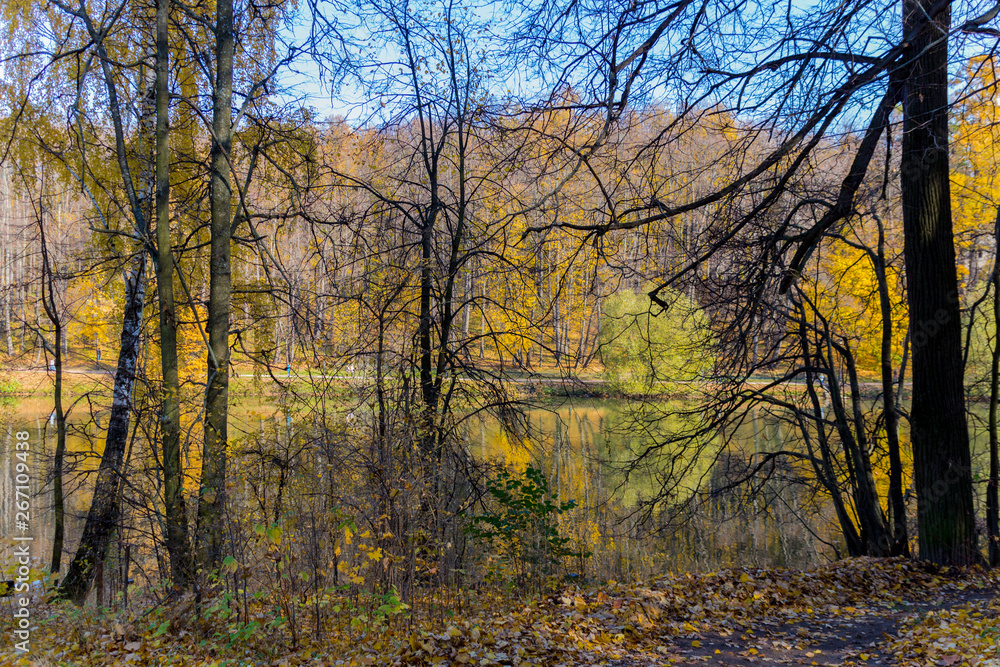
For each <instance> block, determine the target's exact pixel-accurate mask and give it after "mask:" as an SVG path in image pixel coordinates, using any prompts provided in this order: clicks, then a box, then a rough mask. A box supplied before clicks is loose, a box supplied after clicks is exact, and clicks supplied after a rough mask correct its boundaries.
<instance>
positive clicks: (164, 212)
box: [156, 0, 192, 589]
mask: <svg viewBox="0 0 1000 667" xmlns="http://www.w3.org/2000/svg"><path fill="white" fill-rule="evenodd" d="M169 16H170V0H159V1H158V2H157V4H156V291H157V296H158V301H159V305H160V365H161V370H162V375H163V390H162V402H163V406H162V412H161V415H160V429H161V435H162V438H163V440H162V442H163V446H162V448H161V455H162V456H163V500H164V506H165V513H166V530H167V535H166V538H167V552H168V553H169V554H170V574H171V577H172V578H173V583H174V586H176V587H178V588H181V589H184V588H187V587H188V585H189V582H190V581H191V576H192V569H191V559H190V551H189V549H188V530H187V513H186V510H185V506H184V484H183V478H184V471H183V468H182V466H181V423H180V414H181V412H180V383H179V379H178V369H177V317H176V306H175V304H174V270H173V269H174V264H173V253H172V248H171V241H170V143H169V139H170V134H169V132H170V130H169V126H168V114H169V111H170V91H169V88H168V86H167V83H168V82H167V77H168V74H169V69H168V68H169V64H170V60H169V59H170V52H169V49H168V43H167V24H168V19H169Z"/></svg>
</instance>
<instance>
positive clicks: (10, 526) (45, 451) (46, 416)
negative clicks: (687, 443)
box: [0, 398, 986, 578]
mask: <svg viewBox="0 0 1000 667" xmlns="http://www.w3.org/2000/svg"><path fill="white" fill-rule="evenodd" d="M672 407H678V406H677V405H660V406H657V410H665V409H670V408H672ZM51 413H52V404H51V401H48V400H45V399H39V398H30V399H21V400H17V401H15V402H13V403H10V404H8V405H7V406H5V407H4V411H3V415H2V418H0V429H2V430H0V437H2V438H3V440H4V442H5V446H4V447H3V448H2V450H0V468H2V469H3V470H4V471H7V472H6V473H5V474H0V485H2V487H3V488H2V489H0V494H2V495H0V530H2V535H4V536H5V537H7V536H11V535H14V534H15V533H14V528H15V525H14V521H15V516H14V508H13V505H12V502H13V499H14V495H15V493H14V488H13V487H14V477H13V470H14V468H13V466H14V464H15V463H16V461H15V459H14V458H13V455H14V444H13V443H14V442H16V438H15V434H16V432H17V431H26V432H27V433H28V434H29V442H30V443H32V448H33V449H34V453H35V457H34V460H33V464H32V474H31V479H32V481H31V485H32V492H33V493H34V498H33V501H32V504H33V514H32V520H31V533H32V534H33V535H34V537H35V542H34V548H33V553H34V555H35V556H37V557H39V558H40V559H41V562H43V563H47V562H48V558H49V553H50V551H51V535H52V511H51V489H50V483H49V479H48V476H49V471H48V468H49V465H50V458H49V456H50V453H51V452H52V451H53V449H54V446H55V422H54V418H53V417H52V414H51ZM84 413H86V414H88V415H89V409H87V408H85V407H81V406H78V407H77V409H76V410H75V414H76V415H80V414H84ZM980 413H983V414H984V413H985V406H974V409H973V416H974V417H977V415H978V416H982V414H980ZM272 418H273V408H266V407H261V405H260V404H259V403H258V404H256V405H254V406H252V407H246V406H243V407H241V408H240V409H238V410H234V417H233V419H234V421H235V422H238V424H234V426H235V427H236V428H235V429H234V430H235V431H237V432H238V431H240V430H251V429H254V428H262V427H263V426H264V424H265V422H267V421H269V420H271V419H272ZM288 419H289V418H287V417H286V418H283V421H284V420H288ZM104 425H106V412H105V413H102V412H100V411H97V412H95V413H94V416H93V417H92V418H91V417H89V416H88V418H87V419H81V418H78V417H77V418H72V419H71V428H70V432H69V436H68V449H69V450H70V456H69V457H68V460H67V465H68V466H69V467H70V468H72V467H73V466H77V470H85V469H87V467H91V468H93V467H96V462H97V460H98V453H99V451H100V447H101V446H102V445H103V441H102V439H101V438H102V437H103V433H102V428H103V426H104ZM524 426H525V428H524V429H523V430H522V432H521V433H520V434H519V435H518V436H512V435H510V434H509V433H508V432H506V431H504V430H502V429H501V428H500V427H499V426H498V424H497V422H495V421H493V420H490V419H469V420H467V421H466V422H465V424H464V427H463V428H464V435H465V437H466V438H467V439H468V442H469V445H470V448H471V450H472V453H473V454H474V455H475V456H476V457H477V458H479V459H480V460H484V461H492V462H495V463H497V464H502V465H505V466H507V467H508V468H509V469H511V470H513V471H515V472H516V471H523V470H524V468H525V467H527V466H528V465H531V466H532V467H535V468H537V469H540V470H541V471H542V472H543V473H544V475H545V476H546V478H547V479H548V481H549V485H550V488H551V489H552V491H553V492H554V493H555V494H556V495H557V497H558V498H559V499H560V500H561V501H563V502H565V501H568V500H570V499H572V500H574V501H575V502H576V504H577V507H576V508H575V509H574V510H572V511H571V512H568V513H567V514H566V515H565V516H564V517H562V518H561V519H560V521H561V530H562V531H563V532H564V534H566V535H568V536H570V537H572V538H574V539H575V540H576V541H577V542H578V543H579V544H580V545H581V546H583V547H585V548H586V549H588V550H590V551H591V552H592V555H591V557H590V559H589V561H588V563H587V565H586V567H587V569H588V570H589V571H590V572H592V573H599V574H601V575H602V576H604V577H605V578H615V577H621V578H625V577H629V576H631V577H635V576H646V575H653V574H655V573H656V572H659V571H663V570H664V569H670V570H682V571H683V570H715V569H719V568H724V567H728V566H734V565H739V566H759V567H808V566H812V565H816V564H819V563H821V562H825V561H827V560H830V559H834V558H836V557H837V556H838V554H841V555H842V554H843V553H844V549H843V546H842V544H841V541H840V537H839V531H838V526H837V523H836V520H835V516H834V514H833V512H832V509H831V507H830V505H829V502H828V501H827V500H826V499H825V498H824V497H823V496H822V495H820V494H817V493H816V492H815V491H814V489H812V488H811V487H809V486H806V485H803V484H798V483H794V480H791V481H790V479H789V478H790V477H791V475H789V474H784V475H781V474H776V475H775V476H774V478H772V479H767V478H766V476H763V475H761V476H760V478H759V479H753V480H752V482H753V483H754V484H755V486H754V488H755V490H756V492H755V493H754V494H750V495H748V494H746V493H744V490H745V489H746V488H747V487H745V486H741V487H738V488H736V489H727V488H726V486H727V480H728V478H727V477H726V472H727V466H728V465H730V461H731V457H732V456H733V455H740V456H745V455H746V454H747V453H748V452H757V453H760V452H767V451H773V450H776V449H787V448H795V447H797V446H798V444H799V443H798V442H797V437H798V436H797V434H796V432H795V431H794V430H793V429H791V428H790V427H789V426H788V425H787V424H785V423H782V422H781V421H779V420H777V419H776V418H774V417H772V416H768V415H766V414H764V413H762V412H761V413H751V414H750V417H749V418H748V419H746V420H745V421H744V422H743V423H742V424H741V425H740V426H739V428H738V429H737V430H736V431H735V432H734V433H733V434H729V435H730V436H731V444H730V445H729V446H728V447H718V448H717V451H714V452H713V453H712V455H711V456H710V457H705V456H700V457H694V456H691V455H690V453H689V452H686V451H680V450H675V451H668V450H667V448H661V449H659V450H656V446H657V445H660V444H662V443H663V441H664V437H665V431H666V430H667V429H669V428H670V426H671V423H670V422H669V420H667V421H666V422H663V421H657V420H656V419H652V418H650V415H649V414H648V410H647V411H642V410H637V408H636V404H633V403H630V402H628V401H625V400H595V399H573V400H565V401H550V402H547V403H545V404H541V405H538V406H535V407H533V408H531V409H529V410H527V411H526V413H525V420H524ZM973 428H974V433H975V447H974V451H975V452H976V453H977V456H976V457H975V458H976V463H975V465H976V468H977V471H978V472H977V474H978V475H979V476H980V477H981V475H982V470H983V466H982V463H983V461H982V459H983V458H984V455H985V446H986V438H985V435H984V433H983V432H982V423H981V421H980V420H978V419H973ZM901 437H902V439H903V443H904V449H905V448H906V447H905V446H906V444H907V443H908V434H907V433H906V432H905V430H904V432H903V433H902V434H901ZM718 442H721V438H719V439H718ZM716 444H717V443H716ZM653 451H658V452H659V453H658V457H653V456H652V455H651V454H650V452H653ZM639 453H645V455H646V457H652V463H651V464H650V465H638V466H635V467H633V468H631V469H630V468H629V467H628V465H627V464H628V463H629V462H630V461H632V460H634V459H635V458H636V455H637V454H639ZM191 462H192V461H191V460H190V458H189V460H188V463H189V464H190V463H191ZM668 465H669V466H673V467H674V471H673V473H674V474H673V475H672V476H671V477H670V479H669V480H667V481H665V480H664V479H663V476H662V475H659V474H657V472H656V471H657V470H662V469H663V467H664V466H668ZM786 472H787V471H786ZM881 477H883V478H884V474H883V475H881ZM879 483H880V485H883V486H882V488H881V489H880V490H881V491H882V493H883V494H884V491H885V489H884V484H885V481H884V479H880V480H879ZM983 486H984V485H980V487H983ZM696 487H698V488H701V489H708V490H709V491H710V492H709V493H703V494H700V495H699V496H698V498H699V500H698V502H695V503H681V502H680V501H681V500H682V499H684V498H687V497H688V496H689V495H690V491H691V490H692V489H694V488H696ZM982 490H983V489H982V488H980V491H982ZM67 491H68V500H67V547H68V548H72V547H73V546H74V545H75V541H76V540H77V539H78V536H79V534H80V531H81V529H82V519H83V516H84V514H85V512H86V509H87V506H88V503H89V492H88V491H87V490H86V489H83V488H77V487H75V486H72V485H71V486H70V487H68V488H67ZM656 495H662V496H665V497H667V498H669V499H671V501H670V502H667V503H664V504H662V505H660V506H659V507H657V508H655V509H654V510H653V511H651V512H650V511H648V510H649V507H648V506H647V505H644V504H643V503H642V502H641V501H643V500H648V499H649V498H651V497H654V496H656ZM911 505H913V506H911V508H910V509H911V510H915V502H913V501H911ZM151 520H152V519H151ZM651 528H652V530H650V529H651ZM912 534H913V532H912V528H911V535H912ZM66 553H67V555H66V556H64V562H65V559H66V558H68V557H69V556H70V555H71V554H70V552H69V550H68V549H67V552H66Z"/></svg>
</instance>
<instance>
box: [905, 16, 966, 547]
mask: <svg viewBox="0 0 1000 667" xmlns="http://www.w3.org/2000/svg"><path fill="white" fill-rule="evenodd" d="M933 4H934V3H933V2H932V0H903V23H904V31H905V30H907V29H909V27H910V26H913V25H914V24H916V23H917V22H919V21H921V20H922V19H923V17H925V16H926V15H927V13H928V12H930V10H931V6H932V5H933ZM931 19H932V20H931V21H930V22H928V24H927V25H926V27H925V28H924V29H923V30H922V31H921V32H920V34H919V35H918V36H917V37H916V38H915V39H914V40H913V43H912V45H911V47H910V52H909V56H910V57H909V61H908V63H909V64H908V68H909V70H908V72H907V78H906V87H905V92H904V99H903V146H902V156H901V160H902V161H901V168H900V183H901V186H902V200H903V228H904V230H903V231H904V238H905V244H904V254H905V258H906V276H907V285H908V289H907V300H908V302H909V306H910V332H911V343H912V348H913V349H912V355H913V400H912V406H911V410H910V414H911V418H910V429H911V437H912V441H913V477H914V486H915V488H916V492H917V512H918V522H917V523H918V530H919V537H920V558H921V559H923V560H929V561H933V562H936V563H945V564H959V565H963V564H969V563H974V562H976V561H977V560H978V551H977V548H976V532H975V514H974V508H973V504H972V466H971V456H970V452H969V432H968V425H967V423H966V417H965V401H964V387H963V374H962V354H961V335H962V332H961V320H960V318H959V301H958V281H957V277H956V271H955V246H954V241H953V237H952V220H951V198H950V193H949V181H948V41H947V39H946V38H945V37H943V36H944V35H947V34H948V32H949V29H950V23H951V12H950V8H945V9H944V10H943V11H941V12H940V13H938V14H937V15H936V16H932V17H931Z"/></svg>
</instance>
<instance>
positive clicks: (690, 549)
mask: <svg viewBox="0 0 1000 667" xmlns="http://www.w3.org/2000/svg"><path fill="white" fill-rule="evenodd" d="M661 417H662V412H659V411H656V412H655V414H653V413H651V414H649V415H645V414H643V412H642V411H641V410H634V409H632V406H629V404H628V403H627V402H625V401H620V400H610V401H609V400H604V401H597V400H576V401H573V402H567V403H564V404H561V405H554V406H552V407H549V408H537V409H533V410H530V411H529V413H528V423H529V424H530V428H529V432H526V433H523V434H520V435H519V436H512V435H510V434H508V433H505V432H503V431H502V430H501V429H500V428H499V426H498V425H497V424H496V423H495V422H491V421H487V420H483V421H479V422H477V423H475V424H474V425H473V426H472V427H471V428H470V431H471V432H470V436H473V437H472V438H471V439H472V440H473V442H475V441H477V440H478V443H479V446H478V447H477V449H478V450H479V451H478V453H479V454H480V455H481V456H482V457H483V458H485V459H488V460H495V461H498V462H501V463H503V464H504V465H506V466H508V467H510V468H513V469H518V470H523V469H524V467H526V466H527V465H529V464H531V465H533V466H534V467H540V468H541V470H542V471H543V472H544V473H545V474H546V475H547V477H548V479H549V484H550V487H551V488H552V490H553V491H554V492H555V493H556V494H557V496H558V498H559V500H560V501H566V500H569V499H573V500H576V501H577V503H578V504H579V509H577V510H576V511H575V512H573V513H572V516H569V517H565V516H564V517H562V521H563V525H562V526H561V529H562V531H563V532H564V533H568V534H572V535H573V536H574V537H576V538H577V539H578V540H579V542H580V543H581V544H584V545H586V547H587V548H589V549H590V550H591V551H593V555H592V557H591V559H590V561H589V563H588V564H587V566H586V567H587V568H588V569H589V570H590V571H591V572H593V573H594V574H595V575H597V576H601V575H602V574H603V575H604V576H608V577H620V578H625V577H630V576H639V577H647V576H650V575H655V574H656V573H657V572H660V571H663V570H664V569H673V570H714V569H718V568H722V567H728V566H735V565H741V566H760V567H767V566H771V567H807V566H810V565H815V564H818V563H820V562H822V561H825V560H827V559H829V558H834V557H835V556H836V550H835V547H834V546H831V543H833V544H835V543H836V540H837V538H838V534H837V530H836V524H834V523H833V522H832V521H831V518H832V515H831V514H830V513H829V511H828V508H827V507H826V505H825V503H824V502H823V501H822V499H819V498H816V497H813V496H811V494H810V493H809V491H808V490H807V489H806V488H804V487H801V486H795V485H789V484H787V483H786V482H787V479H779V478H778V476H775V477H774V479H773V480H771V481H768V480H765V479H763V478H762V479H761V480H760V481H759V483H757V484H756V485H755V490H756V492H755V493H754V494H752V496H750V495H746V494H744V493H743V488H742V487H739V488H734V489H729V488H727V487H728V486H729V479H730V476H729V474H728V473H729V472H730V470H729V468H730V467H736V466H737V465H742V464H741V463H740V462H741V461H743V460H744V459H742V458H741V457H742V456H743V455H745V453H746V450H750V451H751V452H753V451H756V452H758V453H760V452H764V451H769V450H772V449H778V448H782V447H785V446H786V445H787V444H788V443H787V442H786V438H788V434H787V433H786V431H785V429H783V427H782V425H781V424H780V423H778V422H776V421H774V420H770V419H767V418H764V417H757V416H755V417H754V418H753V419H751V420H748V422H747V423H745V424H743V425H742V426H741V427H740V428H739V430H738V432H737V433H736V434H735V436H734V437H733V440H734V441H735V443H737V444H736V445H735V446H734V447H731V448H730V449H729V450H727V451H724V452H722V453H721V454H719V455H718V456H717V457H693V456H690V455H689V454H687V453H686V452H683V451H680V450H676V451H668V449H667V448H666V447H662V446H661V445H662V443H663V442H665V439H666V433H667V431H668V430H669V429H670V428H671V427H673V426H676V425H677V424H676V422H671V421H670V420H669V419H667V420H663V419H662V418H661ZM639 454H646V456H647V457H648V458H649V461H650V465H648V466H638V467H634V468H631V469H630V468H629V466H628V463H629V461H631V460H632V459H634V458H635V457H636V456H637V455H639ZM667 468H669V469H670V470H672V472H673V475H672V476H670V477H669V478H665V477H664V476H663V475H660V474H657V472H656V470H664V469H667ZM699 487H700V488H707V489H708V490H709V491H710V492H709V493H704V494H698V495H697V496H696V497H695V498H694V500H692V492H693V491H694V489H696V488H699ZM664 493H666V495H667V497H668V498H670V501H669V502H667V503H665V504H662V503H661V504H659V505H658V506H656V507H653V508H650V507H649V506H648V504H644V503H643V501H646V500H649V499H650V498H653V497H655V496H657V495H662V494H664ZM643 519H645V520H646V521H645V523H642V520H643Z"/></svg>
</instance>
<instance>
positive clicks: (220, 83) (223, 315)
mask: <svg viewBox="0 0 1000 667" xmlns="http://www.w3.org/2000/svg"><path fill="white" fill-rule="evenodd" d="M235 48H236V44H235V41H234V38H233V2H232V0H219V2H218V3H217V5H216V26H215V51H216V54H215V57H216V67H217V70H216V78H215V85H214V87H213V89H212V106H213V115H212V131H213V138H212V155H211V181H210V184H209V195H210V206H211V218H212V220H211V229H212V241H211V246H212V248H211V260H210V276H209V295H208V346H209V350H208V379H207V386H206V389H205V443H204V455H203V457H202V472H201V491H200V498H199V503H198V555H199V560H200V561H201V565H202V567H203V568H204V569H205V571H206V572H212V571H215V570H217V569H218V567H219V565H220V563H221V562H222V535H223V533H222V518H223V511H224V508H225V496H226V446H227V441H228V430H227V424H226V420H227V418H228V415H229V306H230V298H231V294H232V291H231V279H232V276H231V266H230V247H229V245H230V239H231V237H232V229H231V226H230V225H231V217H232V211H231V210H230V206H231V203H232V196H233V193H232V186H231V183H230V165H229V160H230V155H231V149H232V102H233V55H234V52H235Z"/></svg>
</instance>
